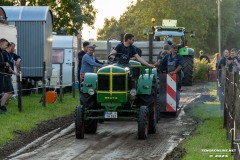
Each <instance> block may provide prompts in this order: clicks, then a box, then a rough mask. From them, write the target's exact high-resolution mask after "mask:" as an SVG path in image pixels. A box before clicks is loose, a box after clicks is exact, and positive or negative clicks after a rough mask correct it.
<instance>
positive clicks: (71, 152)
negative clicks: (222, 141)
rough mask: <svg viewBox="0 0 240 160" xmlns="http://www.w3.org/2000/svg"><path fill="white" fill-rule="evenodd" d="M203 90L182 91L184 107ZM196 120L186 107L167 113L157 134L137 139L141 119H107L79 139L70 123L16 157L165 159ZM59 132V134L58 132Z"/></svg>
mask: <svg viewBox="0 0 240 160" xmlns="http://www.w3.org/2000/svg"><path fill="white" fill-rule="evenodd" d="M200 95H201V94H200V92H192V91H190V89H188V88H186V90H185V91H184V92H183V93H181V104H182V106H183V107H185V106H186V105H188V104H189V103H190V102H192V101H193V100H194V99H195V98H197V97H199V96H200ZM195 125H196V124H195V122H194V121H193V120H192V119H190V118H187V117H186V115H185V113H184V111H183V109H182V110H181V111H180V113H179V116H178V117H177V118H174V117H171V116H169V115H163V116H162V118H161V120H160V121H159V123H158V124H157V132H156V134H151V135H149V136H148V139H147V140H138V139H137V122H135V121H121V122H120V121H105V122H104V123H103V124H99V126H98V131H97V133H96V134H94V135H91V134H85V138H84V139H76V138H75V134H74V124H72V125H71V126H70V127H68V131H67V132H69V133H68V134H63V135H59V138H56V139H54V140H51V141H49V142H47V143H43V144H42V145H40V146H39V147H37V149H35V150H34V151H31V152H28V153H24V154H20V155H17V156H15V157H14V158H13V159H24V160H25V159H31V160H32V159H51V160H53V159H56V160H61V159H62V160H66V159H67V160H68V159H76V160H77V159H84V160H88V159H89V160H95V159H96V160H99V159H102V160H106V159H109V160H110V159H119V160H123V159H138V160H139V159H158V160H159V159H164V158H165V156H166V154H167V153H169V152H171V151H172V150H173V148H175V147H176V146H177V144H178V143H179V142H180V141H181V140H183V139H184V138H185V137H186V136H188V135H189V133H190V132H191V131H192V130H193V128H194V126H195ZM55 136H57V135H55Z"/></svg>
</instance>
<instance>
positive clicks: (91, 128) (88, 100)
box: [80, 93, 98, 134]
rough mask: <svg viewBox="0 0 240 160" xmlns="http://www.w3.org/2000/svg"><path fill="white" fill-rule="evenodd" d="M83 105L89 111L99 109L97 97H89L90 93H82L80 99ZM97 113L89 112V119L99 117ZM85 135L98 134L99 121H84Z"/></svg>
mask: <svg viewBox="0 0 240 160" xmlns="http://www.w3.org/2000/svg"><path fill="white" fill-rule="evenodd" d="M80 101H81V105H83V106H84V108H85V109H86V110H85V111H87V110H94V109H97V103H96V95H89V94H88V93H82V94H81V97H80ZM97 116H98V113H97V112H89V113H88V114H87V117H97ZM84 128H85V133H91V134H93V133H96V131H97V120H95V119H89V120H85V121H84Z"/></svg>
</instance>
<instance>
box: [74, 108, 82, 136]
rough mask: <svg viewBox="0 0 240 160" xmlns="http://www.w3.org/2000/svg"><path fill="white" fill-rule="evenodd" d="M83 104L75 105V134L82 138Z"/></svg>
mask: <svg viewBox="0 0 240 160" xmlns="http://www.w3.org/2000/svg"><path fill="white" fill-rule="evenodd" d="M83 112H84V111H83V106H78V107H76V112H75V135H76V138H77V139H83V138H84V120H83Z"/></svg>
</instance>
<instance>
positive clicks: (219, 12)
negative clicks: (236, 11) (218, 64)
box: [217, 0, 223, 57]
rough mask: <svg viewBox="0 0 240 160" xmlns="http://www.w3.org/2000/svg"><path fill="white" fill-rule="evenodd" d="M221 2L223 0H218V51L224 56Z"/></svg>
mask: <svg viewBox="0 0 240 160" xmlns="http://www.w3.org/2000/svg"><path fill="white" fill-rule="evenodd" d="M221 2H222V0H217V4H218V53H219V55H221V57H223V55H222V51H221Z"/></svg>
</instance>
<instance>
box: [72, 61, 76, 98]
mask: <svg viewBox="0 0 240 160" xmlns="http://www.w3.org/2000/svg"><path fill="white" fill-rule="evenodd" d="M75 92H76V90H75V61H73V62H72V96H73V98H75Z"/></svg>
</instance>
